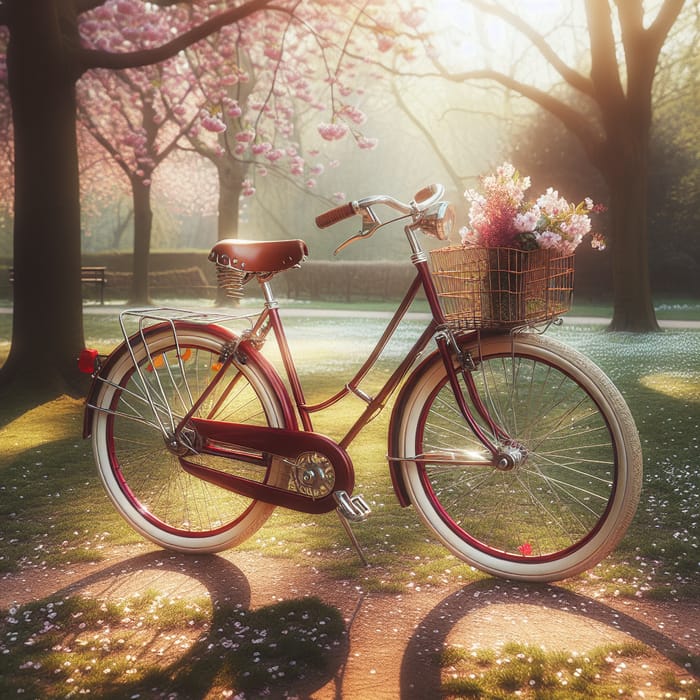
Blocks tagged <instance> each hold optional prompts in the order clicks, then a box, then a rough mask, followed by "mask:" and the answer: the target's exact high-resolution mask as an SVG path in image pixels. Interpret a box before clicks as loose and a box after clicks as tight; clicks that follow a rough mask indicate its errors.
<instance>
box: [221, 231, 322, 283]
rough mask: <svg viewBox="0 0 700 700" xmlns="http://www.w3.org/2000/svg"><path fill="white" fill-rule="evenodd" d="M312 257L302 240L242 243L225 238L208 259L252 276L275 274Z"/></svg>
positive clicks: (234, 239)
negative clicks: (308, 256)
mask: <svg viewBox="0 0 700 700" xmlns="http://www.w3.org/2000/svg"><path fill="white" fill-rule="evenodd" d="M308 254H309V251H308V249H307V247H306V243H304V241H302V240H299V239H291V240H284V241H241V240H239V239H237V238H226V239H224V240H221V241H219V242H218V243H217V244H216V245H215V246H214V247H213V248H212V249H211V253H209V260H211V262H214V263H216V264H217V265H220V266H222V267H228V268H231V269H233V270H239V271H240V272H247V273H249V274H273V273H275V272H281V271H282V270H288V269H289V268H290V267H295V266H297V265H299V264H300V263H301V262H302V260H303V259H304V258H305V257H306V256H307V255H308Z"/></svg>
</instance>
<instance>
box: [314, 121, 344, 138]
mask: <svg viewBox="0 0 700 700" xmlns="http://www.w3.org/2000/svg"><path fill="white" fill-rule="evenodd" d="M318 133H319V134H321V138H323V139H325V140H326V141H338V140H340V139H342V138H343V137H344V136H345V135H346V134H347V133H348V127H347V126H346V125H345V124H340V123H337V122H336V123H333V124H327V123H321V124H319V125H318Z"/></svg>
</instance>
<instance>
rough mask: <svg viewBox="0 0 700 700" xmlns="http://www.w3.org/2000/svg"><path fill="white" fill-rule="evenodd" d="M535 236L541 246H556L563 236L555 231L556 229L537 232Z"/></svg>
mask: <svg viewBox="0 0 700 700" xmlns="http://www.w3.org/2000/svg"><path fill="white" fill-rule="evenodd" d="M535 238H536V240H537V245H538V246H539V247H540V248H556V247H557V246H558V245H560V244H561V242H562V239H561V236H560V235H559V234H558V233H554V231H544V232H543V233H536V234H535Z"/></svg>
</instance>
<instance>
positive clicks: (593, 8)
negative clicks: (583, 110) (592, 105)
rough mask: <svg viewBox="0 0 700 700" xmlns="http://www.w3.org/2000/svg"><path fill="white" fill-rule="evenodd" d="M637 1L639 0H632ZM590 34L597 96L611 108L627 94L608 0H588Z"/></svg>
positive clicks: (599, 101) (631, 0)
mask: <svg viewBox="0 0 700 700" xmlns="http://www.w3.org/2000/svg"><path fill="white" fill-rule="evenodd" d="M629 1H630V2H638V0H629ZM585 2H586V16H587V18H588V35H589V37H590V40H591V79H592V81H593V86H594V90H595V92H594V98H595V100H596V101H597V102H598V104H599V105H600V106H601V107H602V108H604V107H606V106H607V110H604V111H608V110H610V109H611V106H612V109H613V110H614V109H616V108H617V107H619V106H621V105H622V103H623V102H624V99H625V95H624V90H623V88H622V82H621V80H620V73H619V69H618V64H617V56H616V54H615V36H614V34H613V30H612V18H611V14H610V6H609V4H608V0H585Z"/></svg>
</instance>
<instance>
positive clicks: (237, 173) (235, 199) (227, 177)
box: [216, 159, 247, 240]
mask: <svg viewBox="0 0 700 700" xmlns="http://www.w3.org/2000/svg"><path fill="white" fill-rule="evenodd" d="M222 160H223V162H218V163H217V166H216V169H217V172H218V175H219V212H218V214H219V219H218V229H217V230H218V240H222V239H224V238H238V213H239V209H240V199H241V193H242V191H243V180H244V179H245V176H246V173H247V166H246V165H244V164H243V163H239V162H238V161H236V160H232V159H222Z"/></svg>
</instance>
